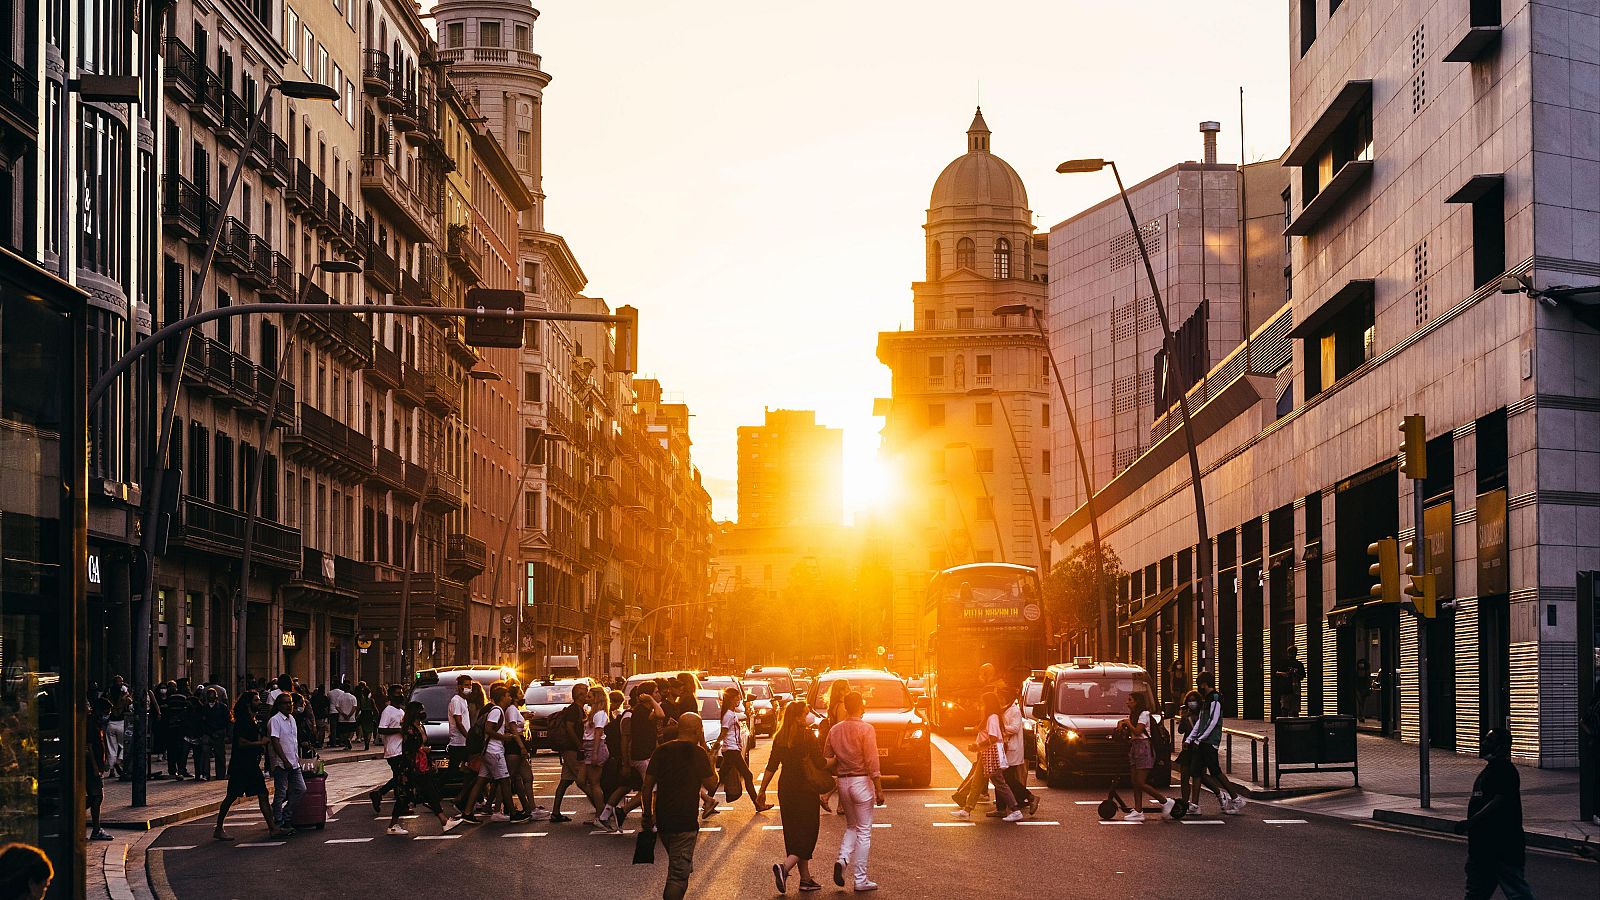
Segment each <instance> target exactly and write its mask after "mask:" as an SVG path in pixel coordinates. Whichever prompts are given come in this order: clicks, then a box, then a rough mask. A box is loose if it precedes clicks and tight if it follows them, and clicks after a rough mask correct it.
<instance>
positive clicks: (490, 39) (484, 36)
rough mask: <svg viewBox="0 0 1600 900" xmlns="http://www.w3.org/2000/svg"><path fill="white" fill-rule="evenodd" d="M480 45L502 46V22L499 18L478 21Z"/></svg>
mask: <svg viewBox="0 0 1600 900" xmlns="http://www.w3.org/2000/svg"><path fill="white" fill-rule="evenodd" d="M478 46H480V47H498V46H500V22H499V21H498V20H490V21H487V22H479V23H478Z"/></svg>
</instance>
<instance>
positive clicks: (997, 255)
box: [994, 238, 1011, 278]
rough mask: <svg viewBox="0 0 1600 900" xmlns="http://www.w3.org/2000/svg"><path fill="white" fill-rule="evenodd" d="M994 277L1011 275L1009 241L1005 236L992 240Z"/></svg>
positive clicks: (1008, 276)
mask: <svg viewBox="0 0 1600 900" xmlns="http://www.w3.org/2000/svg"><path fill="white" fill-rule="evenodd" d="M994 277H996V278H1010V277H1011V242H1010V241H1008V240H1006V239H1005V238H1001V239H1000V240H998V241H995V242H994Z"/></svg>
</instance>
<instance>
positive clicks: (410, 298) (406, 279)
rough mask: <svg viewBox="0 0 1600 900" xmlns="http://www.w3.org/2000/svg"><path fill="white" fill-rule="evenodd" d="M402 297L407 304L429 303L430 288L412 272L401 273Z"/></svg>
mask: <svg viewBox="0 0 1600 900" xmlns="http://www.w3.org/2000/svg"><path fill="white" fill-rule="evenodd" d="M400 299H401V300H403V301H405V304H406V305H407V306H417V305H427V303H428V300H429V297H428V290H427V288H424V287H423V286H422V282H420V281H418V280H417V279H416V278H414V277H412V275H411V273H410V272H401V273H400Z"/></svg>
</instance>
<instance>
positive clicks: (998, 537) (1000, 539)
mask: <svg viewBox="0 0 1600 900" xmlns="http://www.w3.org/2000/svg"><path fill="white" fill-rule="evenodd" d="M967 452H968V453H970V454H972V472H973V474H975V475H977V476H978V484H979V486H981V487H982V488H983V496H984V499H986V500H988V501H989V524H990V525H992V526H994V539H995V542H996V543H997V544H999V546H998V547H997V548H996V549H997V550H999V551H1000V561H1001V562H1005V559H1006V539H1005V536H1004V535H1002V534H1001V533H1000V517H999V516H998V515H996V514H995V510H994V494H991V493H989V479H987V478H984V477H983V470H982V469H980V468H978V448H976V447H974V446H972V444H971V442H968V443H967ZM957 502H959V501H957Z"/></svg>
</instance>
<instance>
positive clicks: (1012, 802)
mask: <svg viewBox="0 0 1600 900" xmlns="http://www.w3.org/2000/svg"><path fill="white" fill-rule="evenodd" d="M989 783H990V784H993V785H994V808H995V811H996V812H1001V813H1008V812H1011V811H1012V810H1014V809H1021V808H1022V804H1021V802H1020V801H1018V800H1017V797H1016V795H1014V794H1012V793H1011V783H1010V780H1009V779H1007V778H1006V770H1005V769H1001V770H1000V771H998V772H996V773H994V774H993V775H990V776H989Z"/></svg>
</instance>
